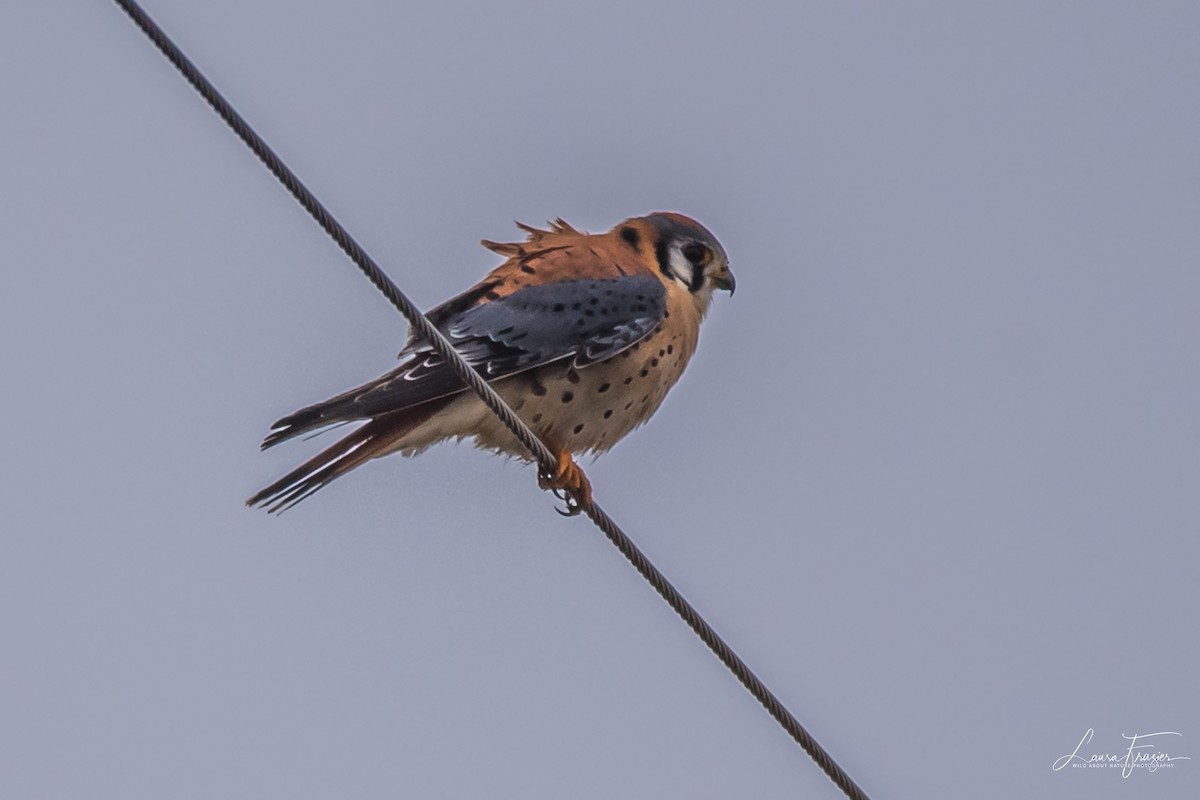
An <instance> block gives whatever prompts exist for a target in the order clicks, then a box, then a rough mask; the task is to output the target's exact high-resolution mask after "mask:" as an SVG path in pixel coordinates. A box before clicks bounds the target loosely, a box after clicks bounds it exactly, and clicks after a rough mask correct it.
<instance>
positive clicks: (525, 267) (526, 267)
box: [521, 264, 537, 275]
mask: <svg viewBox="0 0 1200 800" xmlns="http://www.w3.org/2000/svg"><path fill="white" fill-rule="evenodd" d="M521 272H526V273H528V274H530V275H532V274H534V273H535V272H537V270H536V269H534V268H533V267H531V266H529V265H528V264H522V265H521Z"/></svg>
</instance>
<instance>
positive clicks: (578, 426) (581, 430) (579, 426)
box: [574, 422, 583, 434]
mask: <svg viewBox="0 0 1200 800" xmlns="http://www.w3.org/2000/svg"><path fill="white" fill-rule="evenodd" d="M574 430H575V433H577V434H578V433H582V432H583V423H582V422H581V423H579V424H578V425H576V426H575V429H574Z"/></svg>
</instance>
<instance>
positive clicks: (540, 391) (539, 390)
mask: <svg viewBox="0 0 1200 800" xmlns="http://www.w3.org/2000/svg"><path fill="white" fill-rule="evenodd" d="M531 391H532V392H533V393H534V394H535V395H537V396H538V397H543V396H544V395H545V394H546V387H545V386H542V385H541V384H540V383H534V384H533V389H532V390H531Z"/></svg>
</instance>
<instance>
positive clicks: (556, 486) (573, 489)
mask: <svg viewBox="0 0 1200 800" xmlns="http://www.w3.org/2000/svg"><path fill="white" fill-rule="evenodd" d="M538 486H540V487H541V488H543V489H549V490H550V491H552V492H554V494H555V496H557V497H558V498H560V499H562V500H563V501H565V502H566V504H567V510H566V511H560V512H559V513H561V514H563V515H564V516H568V517H574V516H576V515H577V514H579V513H580V512H581V511H583V507H584V506H586V505H589V504H591V502H592V484H591V482H590V481H589V480H588V479H587V475H584V474H583V470H582V469H580V468H579V465H578V464H576V463H575V460H574V459H573V458H571V453H570V452H568V451H567V450H560V451H559V453H558V466H557V467H556V468H555V470H554V472H553V473H552V474H551V473H548V472H545V471H539V472H538Z"/></svg>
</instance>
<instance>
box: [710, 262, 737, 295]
mask: <svg viewBox="0 0 1200 800" xmlns="http://www.w3.org/2000/svg"><path fill="white" fill-rule="evenodd" d="M712 282H713V286H716V287H717V288H718V289H724V290H725V291H727V292H729V296H730V297H733V290H734V289H736V288H737V281H735V280H734V279H733V273H732V272H730V271H729V270H728V269H726V270H725V271H724V272H721V273H719V274H717V275H713V276H712Z"/></svg>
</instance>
